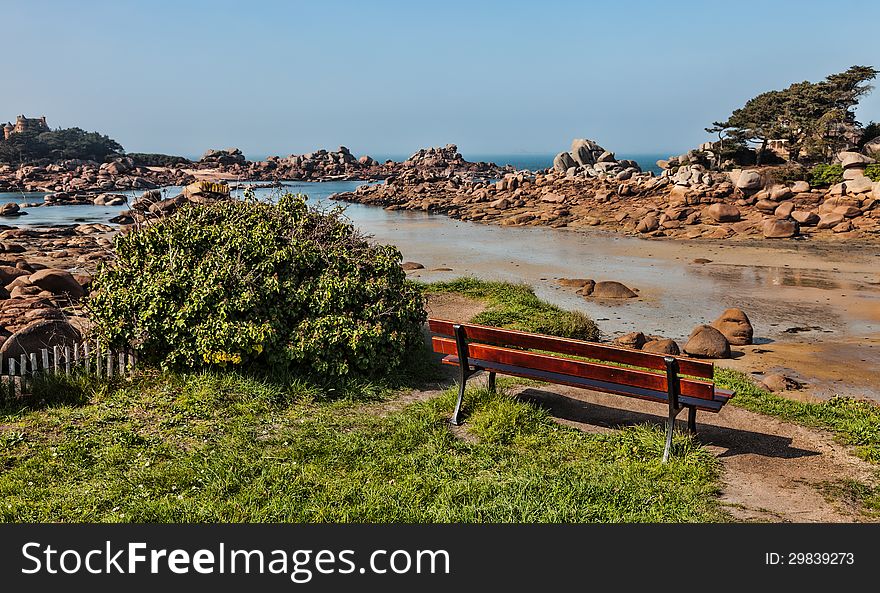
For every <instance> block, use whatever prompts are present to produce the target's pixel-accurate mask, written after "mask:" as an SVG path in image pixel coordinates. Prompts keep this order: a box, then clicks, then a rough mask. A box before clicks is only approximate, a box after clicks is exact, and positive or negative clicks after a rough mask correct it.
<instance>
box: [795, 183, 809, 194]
mask: <svg viewBox="0 0 880 593" xmlns="http://www.w3.org/2000/svg"><path fill="white" fill-rule="evenodd" d="M791 191H792V192H794V193H796V194H803V193H806V192H808V191H810V184H809V183H807V182H806V181H795V182H794V183H792V184H791Z"/></svg>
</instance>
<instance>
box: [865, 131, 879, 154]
mask: <svg viewBox="0 0 880 593" xmlns="http://www.w3.org/2000/svg"><path fill="white" fill-rule="evenodd" d="M862 150H864V151H865V154H867V155H868V156H871V157H874V158H875V159H880V136H877V137H876V138H874V139H873V140H870V141H869V142H866V143H865V145H864V146H863V147H862Z"/></svg>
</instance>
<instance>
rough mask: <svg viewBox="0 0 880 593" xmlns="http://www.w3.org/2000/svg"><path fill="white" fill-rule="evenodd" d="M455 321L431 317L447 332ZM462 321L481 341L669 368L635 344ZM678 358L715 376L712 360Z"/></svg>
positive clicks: (433, 326)
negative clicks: (611, 343) (633, 346)
mask: <svg viewBox="0 0 880 593" xmlns="http://www.w3.org/2000/svg"><path fill="white" fill-rule="evenodd" d="M453 325H455V323H454V322H452V321H447V320H445V319H428V327H429V328H430V330H431V331H432V332H434V333H436V334H440V335H443V336H454V330H453ZM459 325H461V326H462V327H463V328H464V329H465V332H466V333H467V336H468V339H469V340H474V341H477V342H485V343H488V344H494V345H496V346H516V347H520V348H527V349H532V350H546V351H550V352H558V353H560V354H568V355H570V356H582V357H584V358H594V359H597V360H604V361H609V362H616V363H619V364H628V365H632V366H637V367H642V368H648V369H654V370H659V371H664V370H666V363H665V362H664V361H663V355H662V354H652V353H650V352H641V351H639V350H633V349H631V348H617V347H614V346H607V345H604V344H596V343H594V342H585V341H583V340H573V339H569V338H558V337H555V336H544V335H540V334H531V333H527V332H520V331H515V330H509V329H500V328H497V327H488V326H485V325H476V324H472V323H462V324H459ZM677 360H678V366H679V373H681V374H682V375H690V376H692V377H700V378H702V379H709V380H711V379H712V378H713V365H712V363H710V362H704V361H700V360H692V359H689V358H677Z"/></svg>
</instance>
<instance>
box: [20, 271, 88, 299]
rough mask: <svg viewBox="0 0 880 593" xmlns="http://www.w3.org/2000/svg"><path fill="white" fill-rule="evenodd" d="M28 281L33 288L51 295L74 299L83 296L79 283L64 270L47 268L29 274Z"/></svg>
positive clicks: (83, 291)
mask: <svg viewBox="0 0 880 593" xmlns="http://www.w3.org/2000/svg"><path fill="white" fill-rule="evenodd" d="M28 280H30V282H31V284H33V285H34V286H39V287H40V288H41V289H43V290H46V291H48V292H51V293H52V294H56V295H67V296H69V297H71V298H74V299H79V298H82V297H83V295H85V290H83V287H82V286H80V285H79V282H77V281H76V279H75V278H74V277H73V276H72V275H71V274H70V272H66V271H64V270H56V269H54V268H47V269H45V270H40V271H38V272H35V273H33V274H31V275H30V277H28Z"/></svg>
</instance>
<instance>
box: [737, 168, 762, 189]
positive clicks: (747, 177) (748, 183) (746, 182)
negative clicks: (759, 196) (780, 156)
mask: <svg viewBox="0 0 880 593" xmlns="http://www.w3.org/2000/svg"><path fill="white" fill-rule="evenodd" d="M736 187H737V188H738V189H741V190H744V191H754V190H759V189H761V188H762V187H764V178H763V177H761V174H760V173H758V172H757V171H743V172H742V173H740V174H739V177H737V179H736Z"/></svg>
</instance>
